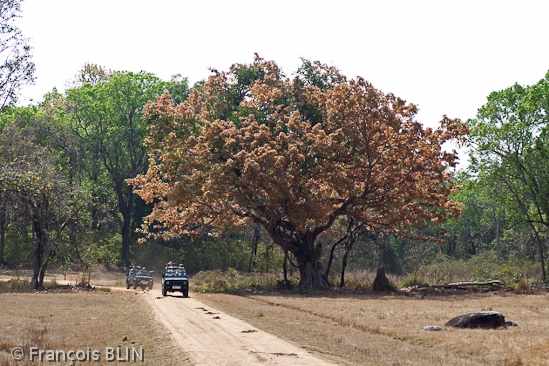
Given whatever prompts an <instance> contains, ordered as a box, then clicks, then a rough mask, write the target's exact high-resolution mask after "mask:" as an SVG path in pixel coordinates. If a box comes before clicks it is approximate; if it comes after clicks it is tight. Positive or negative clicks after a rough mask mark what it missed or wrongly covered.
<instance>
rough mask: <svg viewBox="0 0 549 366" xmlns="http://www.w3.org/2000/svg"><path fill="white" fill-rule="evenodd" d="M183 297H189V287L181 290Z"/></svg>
mask: <svg viewBox="0 0 549 366" xmlns="http://www.w3.org/2000/svg"><path fill="white" fill-rule="evenodd" d="M183 297H189V289H186V290H183Z"/></svg>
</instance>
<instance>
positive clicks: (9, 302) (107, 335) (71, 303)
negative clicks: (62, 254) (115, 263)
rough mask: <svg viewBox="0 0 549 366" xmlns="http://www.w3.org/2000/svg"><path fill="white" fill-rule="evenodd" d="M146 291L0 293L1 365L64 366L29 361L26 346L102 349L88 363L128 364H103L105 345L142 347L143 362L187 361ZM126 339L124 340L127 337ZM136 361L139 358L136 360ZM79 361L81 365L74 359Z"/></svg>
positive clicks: (168, 362) (147, 363) (176, 363)
mask: <svg viewBox="0 0 549 366" xmlns="http://www.w3.org/2000/svg"><path fill="white" fill-rule="evenodd" d="M144 296H145V295H142V294H141V293H139V292H138V293H137V294H136V293H135V292H116V291H112V292H111V291H99V290H97V291H93V292H92V291H78V292H68V293H52V292H51V291H49V292H47V293H46V292H38V293H28V292H26V293H2V294H0V308H1V314H2V315H1V316H0V330H1V331H0V366H8V365H9V366H12V365H17V366H24V365H36V364H48V365H59V364H62V365H68V364H69V363H68V362H61V363H56V362H47V361H45V362H43V363H40V362H36V361H35V362H34V363H32V362H30V361H29V357H28V356H29V350H30V347H38V349H41V350H64V351H66V352H67V351H69V350H74V351H78V350H82V351H84V352H87V350H88V349H90V351H94V350H97V351H99V352H101V358H100V359H101V361H100V362H88V363H87V364H93V365H98V364H101V365H105V364H109V365H111V364H114V365H117V364H121V365H123V364H127V362H117V361H116V362H106V356H107V355H106V347H112V348H115V349H116V347H119V346H120V347H121V350H122V353H121V357H122V358H125V357H126V355H125V349H126V348H125V347H128V348H129V349H130V350H131V347H136V349H139V347H143V350H144V362H143V363H141V362H139V364H143V365H161V366H165V365H188V364H189V362H188V361H186V357H185V355H184V354H183V353H182V352H181V350H180V349H179V347H178V346H177V345H176V344H175V343H174V342H172V340H171V336H170V334H169V333H168V332H167V331H166V330H165V328H164V327H163V326H162V325H160V323H158V322H157V321H156V319H155V318H154V314H153V312H152V309H151V308H150V306H149V304H148V303H147V302H146V300H145V299H144ZM125 339H126V340H125ZM14 347H21V348H22V349H23V350H24V352H25V359H24V360H23V361H18V362H15V361H14V360H13V358H12V357H11V350H12V349H13V348H14ZM136 359H137V358H136ZM76 364H77V365H80V364H82V363H81V362H76Z"/></svg>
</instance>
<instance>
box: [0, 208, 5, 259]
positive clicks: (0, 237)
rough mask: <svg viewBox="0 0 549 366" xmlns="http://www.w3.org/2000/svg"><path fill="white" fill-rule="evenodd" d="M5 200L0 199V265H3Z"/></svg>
mask: <svg viewBox="0 0 549 366" xmlns="http://www.w3.org/2000/svg"><path fill="white" fill-rule="evenodd" d="M6 204H7V201H6V200H2V199H1V198H0V264H2V263H4V248H5V247H6V239H5V238H6Z"/></svg>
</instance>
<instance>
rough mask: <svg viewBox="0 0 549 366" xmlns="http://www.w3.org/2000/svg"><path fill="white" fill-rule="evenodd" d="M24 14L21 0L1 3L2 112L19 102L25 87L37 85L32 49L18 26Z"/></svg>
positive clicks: (0, 93) (0, 88)
mask: <svg viewBox="0 0 549 366" xmlns="http://www.w3.org/2000/svg"><path fill="white" fill-rule="evenodd" d="M20 12H21V0H2V1H1V2H0V110H3V109H4V108H5V107H6V106H7V105H10V104H14V103H16V102H17V99H18V96H19V95H18V93H19V90H20V89H21V86H23V85H25V84H31V83H33V82H34V70H35V65H34V63H33V62H32V55H31V50H32V48H31V47H30V46H29V45H28V43H27V41H28V40H27V39H26V38H25V37H23V35H22V33H21V31H20V30H19V28H17V26H16V25H15V20H16V19H17V18H18V17H19V13H20Z"/></svg>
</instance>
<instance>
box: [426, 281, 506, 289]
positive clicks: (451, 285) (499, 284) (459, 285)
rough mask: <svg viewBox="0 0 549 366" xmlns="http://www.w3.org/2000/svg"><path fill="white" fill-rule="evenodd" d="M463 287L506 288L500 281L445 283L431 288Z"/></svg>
mask: <svg viewBox="0 0 549 366" xmlns="http://www.w3.org/2000/svg"><path fill="white" fill-rule="evenodd" d="M462 286H505V282H503V281H499V280H493V281H484V282H455V283H444V284H442V285H432V286H431V287H439V288H453V287H462Z"/></svg>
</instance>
